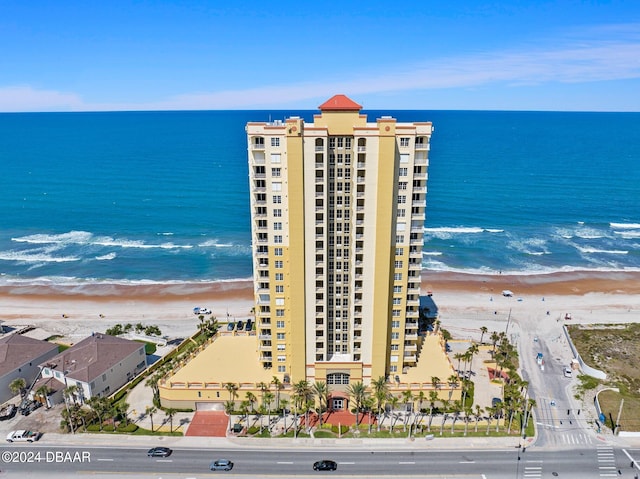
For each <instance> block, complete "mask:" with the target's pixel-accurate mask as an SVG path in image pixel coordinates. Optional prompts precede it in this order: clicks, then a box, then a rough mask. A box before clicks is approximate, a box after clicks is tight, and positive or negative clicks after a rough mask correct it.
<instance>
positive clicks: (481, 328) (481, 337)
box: [480, 326, 489, 344]
mask: <svg viewBox="0 0 640 479" xmlns="http://www.w3.org/2000/svg"><path fill="white" fill-rule="evenodd" d="M487 331H489V329H488V328H487V327H486V326H482V327H480V332H481V333H482V334H481V335H480V344H482V339H483V338H484V335H485V333H486V332H487Z"/></svg>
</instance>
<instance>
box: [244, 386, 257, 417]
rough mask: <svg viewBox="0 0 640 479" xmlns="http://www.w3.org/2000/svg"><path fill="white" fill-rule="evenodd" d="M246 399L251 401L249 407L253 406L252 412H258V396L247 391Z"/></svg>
mask: <svg viewBox="0 0 640 479" xmlns="http://www.w3.org/2000/svg"><path fill="white" fill-rule="evenodd" d="M246 398H247V401H249V405H250V406H251V411H252V412H254V411H255V410H256V408H255V403H256V401H257V400H258V398H256V395H255V394H253V393H252V392H251V391H247V394H246Z"/></svg>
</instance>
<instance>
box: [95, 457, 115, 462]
mask: <svg viewBox="0 0 640 479" xmlns="http://www.w3.org/2000/svg"><path fill="white" fill-rule="evenodd" d="M98 461H110V462H113V459H101V458H98Z"/></svg>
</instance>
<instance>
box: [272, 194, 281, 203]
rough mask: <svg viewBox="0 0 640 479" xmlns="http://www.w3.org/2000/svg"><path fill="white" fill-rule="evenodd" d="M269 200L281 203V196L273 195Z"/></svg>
mask: <svg viewBox="0 0 640 479" xmlns="http://www.w3.org/2000/svg"><path fill="white" fill-rule="evenodd" d="M271 200H272V201H273V203H274V204H276V205H279V204H280V203H282V196H280V195H273V197H272V198H271Z"/></svg>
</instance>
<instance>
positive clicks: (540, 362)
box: [536, 353, 544, 366]
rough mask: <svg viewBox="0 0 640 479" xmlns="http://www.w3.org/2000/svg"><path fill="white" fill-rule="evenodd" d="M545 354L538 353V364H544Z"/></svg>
mask: <svg viewBox="0 0 640 479" xmlns="http://www.w3.org/2000/svg"><path fill="white" fill-rule="evenodd" d="M543 357H544V356H543V355H542V353H538V355H537V356H536V362H537V363H538V366H542V358H543Z"/></svg>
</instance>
